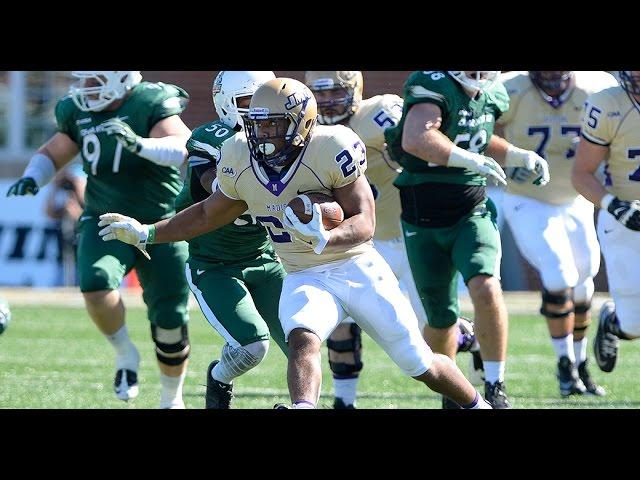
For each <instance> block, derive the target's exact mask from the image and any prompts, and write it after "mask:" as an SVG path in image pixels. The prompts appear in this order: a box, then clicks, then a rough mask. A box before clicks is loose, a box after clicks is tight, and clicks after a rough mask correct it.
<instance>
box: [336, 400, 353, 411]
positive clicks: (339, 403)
mask: <svg viewBox="0 0 640 480" xmlns="http://www.w3.org/2000/svg"><path fill="white" fill-rule="evenodd" d="M333 408H334V410H355V409H356V406H355V405H354V404H352V403H349V404H346V403H344V400H342V399H341V398H338V397H336V398H335V399H334V400H333Z"/></svg>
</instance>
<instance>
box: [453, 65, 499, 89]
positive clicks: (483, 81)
mask: <svg viewBox="0 0 640 480" xmlns="http://www.w3.org/2000/svg"><path fill="white" fill-rule="evenodd" d="M448 72H449V74H450V75H451V76H452V77H453V78H454V79H455V80H456V81H457V82H458V83H460V84H461V85H462V86H463V87H465V88H466V89H467V90H469V91H471V92H472V93H474V94H475V93H477V92H479V91H487V90H490V89H491V87H492V86H493V85H494V84H495V83H496V82H497V81H498V76H499V75H500V71H499V70H475V71H464V70H449V71H448Z"/></svg>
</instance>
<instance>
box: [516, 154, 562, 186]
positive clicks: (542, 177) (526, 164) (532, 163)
mask: <svg viewBox="0 0 640 480" xmlns="http://www.w3.org/2000/svg"><path fill="white" fill-rule="evenodd" d="M505 166H507V167H522V168H525V169H527V170H529V171H531V172H535V173H536V175H535V178H534V180H533V182H531V183H533V184H534V185H540V186H543V185H546V184H547V183H549V180H550V179H551V176H550V175H549V164H548V163H547V161H546V160H545V159H544V158H542V157H541V156H540V155H538V154H537V153H536V152H532V151H531V150H524V149H522V148H518V147H515V146H513V145H509V148H508V150H507V155H506V158H505Z"/></svg>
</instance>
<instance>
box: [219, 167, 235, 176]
mask: <svg viewBox="0 0 640 480" xmlns="http://www.w3.org/2000/svg"><path fill="white" fill-rule="evenodd" d="M221 172H222V174H223V175H226V176H227V177H231V178H233V177H235V176H236V171H235V170H234V169H233V167H222V170H221Z"/></svg>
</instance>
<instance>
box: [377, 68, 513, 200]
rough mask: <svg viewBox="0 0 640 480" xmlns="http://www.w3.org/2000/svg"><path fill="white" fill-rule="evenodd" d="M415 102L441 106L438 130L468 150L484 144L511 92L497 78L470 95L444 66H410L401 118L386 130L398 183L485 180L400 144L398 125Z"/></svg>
mask: <svg viewBox="0 0 640 480" xmlns="http://www.w3.org/2000/svg"><path fill="white" fill-rule="evenodd" d="M417 103H434V104H436V105H438V106H439V107H440V109H441V110H442V125H441V127H440V131H441V132H442V133H443V134H444V135H446V136H447V137H448V138H449V139H450V140H451V141H452V142H453V143H454V144H455V145H457V146H459V147H460V148H463V149H465V150H468V151H470V152H476V153H482V152H484V151H485V149H486V148H487V145H488V143H489V140H490V138H491V135H493V127H494V125H495V122H496V120H497V119H498V118H499V117H500V115H502V113H504V112H506V111H507V110H508V109H509V95H508V94H507V92H506V90H505V88H504V86H503V85H502V84H501V83H499V82H496V83H494V86H493V87H492V88H491V89H490V90H489V91H482V92H481V93H480V95H479V96H477V98H473V99H472V98H470V97H469V95H468V94H467V92H466V91H465V90H464V88H463V87H462V85H461V84H460V83H458V81H457V80H456V79H455V78H453V77H452V76H451V75H450V74H449V73H447V72H439V71H433V72H424V71H420V72H414V73H412V74H411V75H410V76H409V78H408V79H407V81H406V82H405V84H404V106H403V111H402V119H401V120H400V122H399V123H398V125H396V126H395V127H391V128H388V129H387V130H385V132H384V136H385V139H386V141H387V148H388V151H389V154H390V155H391V157H392V158H393V159H394V160H395V161H396V162H398V163H399V164H400V165H402V167H403V171H402V173H401V174H400V175H399V176H398V178H397V179H396V181H395V185H396V186H398V187H402V186H408V185H419V184H421V183H453V184H458V185H478V186H484V185H486V177H484V176H482V175H478V174H477V173H474V172H472V171H470V170H467V169H466V168H449V167H444V166H439V165H435V164H430V163H428V162H425V161H424V160H421V159H420V158H418V157H415V156H413V155H411V154H409V153H407V152H405V151H404V150H402V129H403V126H404V121H405V118H406V116H407V112H408V111H409V109H410V108H411V107H412V106H413V105H415V104H417Z"/></svg>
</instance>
